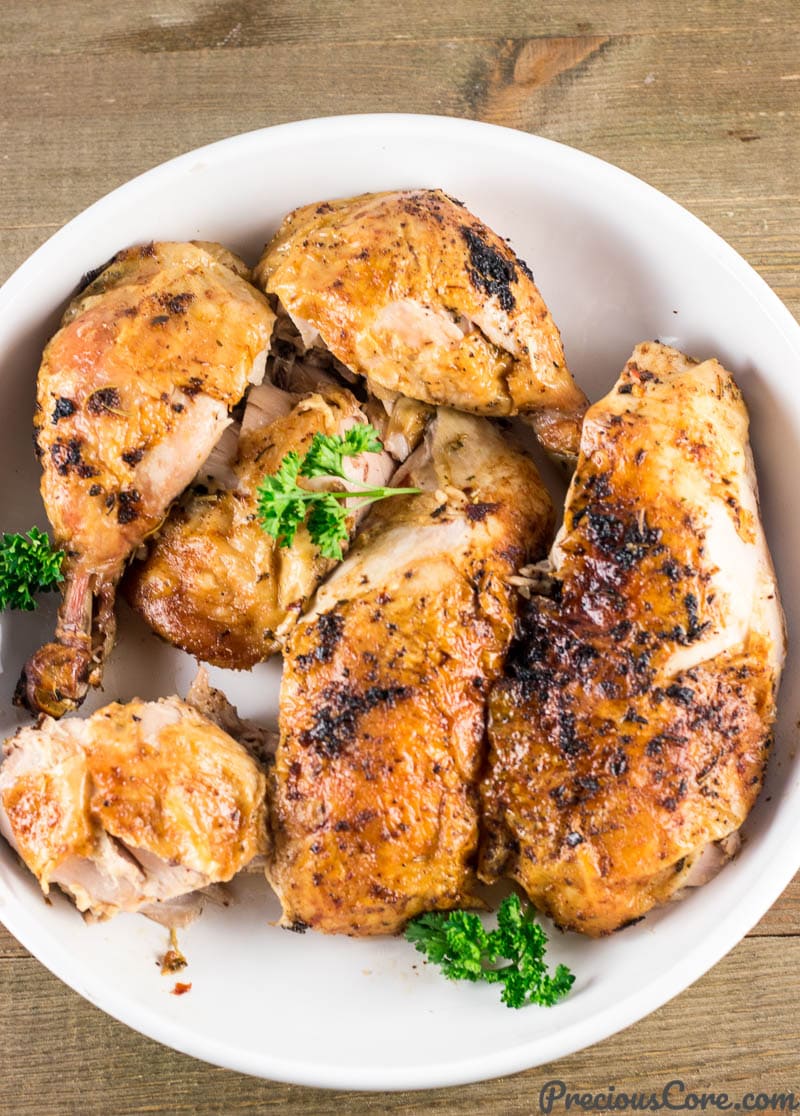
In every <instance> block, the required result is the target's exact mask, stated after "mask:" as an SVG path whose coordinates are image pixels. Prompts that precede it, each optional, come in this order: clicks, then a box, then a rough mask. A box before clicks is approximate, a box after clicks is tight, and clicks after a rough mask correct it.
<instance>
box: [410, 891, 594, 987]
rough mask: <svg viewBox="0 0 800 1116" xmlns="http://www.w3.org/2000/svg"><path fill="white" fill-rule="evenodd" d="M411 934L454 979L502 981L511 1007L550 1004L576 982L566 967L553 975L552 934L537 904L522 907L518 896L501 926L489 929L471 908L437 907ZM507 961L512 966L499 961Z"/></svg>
mask: <svg viewBox="0 0 800 1116" xmlns="http://www.w3.org/2000/svg"><path fill="white" fill-rule="evenodd" d="M406 938H407V939H408V941H410V942H413V943H414V945H415V946H416V948H417V949H418V950H419V952H420V953H424V954H425V955H426V957H427V958H428V960H429V961H432V962H434V964H436V965H439V966H440V967H441V969H442V972H443V973H444V975H445V976H446V977H447V978H448V979H449V980H472V981H479V980H481V981H488V982H489V983H490V984H495V983H499V984H502V985H503V991H502V993H501V995H500V999H501V1000H502V1001H503V1003H504V1004H506V1005H507V1006H508V1007H512V1008H520V1007H524V1006H525V1004H543V1005H546V1006H547V1007H551V1006H552V1005H553V1004H555V1003H557V1002H558V1001H559V1000H560V999H562V998H563V997H564V996H566V994H567V993H568V992H569V990H570V988H571V987H572V985H573V984H574V982H575V977H574V976H573V974H572V973H571V972H570V970H569V969H568V968H567V966H566V965H557V966H556V970H555V972H554V973H553V974H552V975H551V974H550V973H549V972H548V970H547V964H546V962H545V959H544V957H545V952H546V949H547V935H546V934H545V932H544V930H543V929H542V927H541V926H540V925H539V923H538V922H536V920H535V918H534V915H533V910H532V908H530V907H528V908H526V909H525V910H523V908H522V904H521V903H520V901H519V896H518V895H509V896H507V897H506V898H505V899H504V900H503V902H502V903H501V904H500V907H499V909H498V911H497V929H496V930H490V931H487V930H486V928H485V927H484V925H483V923H482V922H481V920H480V918H479V917H478V916H477V915H476V914H471V913H470V912H468V911H449V912H447V911H433V912H431V913H430V914H423V915H419V916H418V917H417V918H415V919H412V921H411V922H410V923H409V924H408V926H407V927H406ZM502 960H505V961H508V962H509V964H508V965H498V962H499V961H502Z"/></svg>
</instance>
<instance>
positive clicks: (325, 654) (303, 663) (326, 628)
mask: <svg viewBox="0 0 800 1116" xmlns="http://www.w3.org/2000/svg"><path fill="white" fill-rule="evenodd" d="M315 626H316V629H317V645H316V647H315V648H314V650H313V651H309V652H308V654H307V655H298V656H297V665H298V667H299V668H300V669H301V670H305V669H306V667H309V666H311V664H312V663H329V662H330V661H331V659H332V658H333V653H334V651H335V650H336V647H337V645H338V643H339V640H340V639H341V638H342V632H343V631H344V617H343V616H341V615H340V614H339V613H338V612H323V613H322V615H321V616H320V617H319V619H318V620H317V623H316V625H315Z"/></svg>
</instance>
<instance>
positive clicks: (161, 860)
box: [0, 697, 267, 923]
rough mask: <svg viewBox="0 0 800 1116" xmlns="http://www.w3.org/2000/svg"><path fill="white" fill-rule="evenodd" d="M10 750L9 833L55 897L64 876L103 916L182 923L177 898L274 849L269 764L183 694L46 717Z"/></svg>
mask: <svg viewBox="0 0 800 1116" xmlns="http://www.w3.org/2000/svg"><path fill="white" fill-rule="evenodd" d="M4 751H5V761H4V763H3V765H2V767H0V832H2V833H3V836H4V837H5V838H6V839H7V840H8V841H9V842H10V844H11V846H12V847H13V848H14V849H16V851H17V852H18V853H19V855H20V857H21V858H22V860H23V861H24V863H25V864H26V865H27V866H28V868H29V869H30V870H31V872H33V874H34V875H35V876H36V878H37V879H38V881H39V883H40V884H41V887H42V891H44V893H45V895H46V894H47V893H48V891H49V889H50V887H51V885H52V884H57V885H58V886H59V887H60V888H61V889H62V890H63V891H65V892H67V894H69V895H70V896H71V897H72V898H73V899H74V901H75V904H76V906H77V907H78V910H80V911H83V912H85V913H86V914H87V915H89V916H91V917H93V918H99V919H105V918H110V917H111V916H112V915H114V914H117V913H119V912H120V911H141V912H142V913H145V914H150V915H151V916H153V917H156V918H158V920H159V921H164V922H167V923H169V922H170V918H171V917H172V918H174V919H175V921H176V922H178V923H180V922H182V921H184V920H185V916H186V913H187V907H186V904H185V902H176V901H177V900H179V899H181V898H182V897H185V896H187V895H188V894H189V893H192V892H196V891H198V890H199V889H202V888H207V887H208V886H209V885H211V884H215V883H219V882H224V881H227V880H230V879H231V878H232V877H233V876H234V875H235V874H236V873H237V872H239V871H240V870H241V869H242V868H244V867H245V866H246V865H247V864H248V863H249V862H250V861H251V860H253V858H254V857H256V856H258V855H260V854H263V853H265V852H266V849H267V830H266V822H265V809H266V807H265V790H266V782H265V778H264V775H263V774H262V772H261V770H260V768H259V766H258V764H257V763H256V762H255V761H254V760H253V759H252V758H251V757H250V755H249V753H248V752H247V751H246V750H245V748H244V747H242V745H241V744H239V743H237V742H236V741H235V740H234V739H233V738H232V737H231V736H229V735H228V734H227V733H225V732H223V731H222V730H221V729H220V728H218V727H217V726H216V725H215V724H214V723H212V721H210V720H208V719H207V718H206V717H203V716H201V715H200V714H199V713H198V712H197V711H196V710H195V709H194V708H193V707H192V706H190V705H188V704H186V703H185V702H183V701H180V700H179V699H178V698H175V697H172V698H165V699H162V700H161V701H157V702H143V701H139V700H138V699H137V700H134V701H131V702H128V703H127V704H126V705H119V704H116V703H115V704H112V705H107V706H105V707H104V708H103V709H100V710H98V711H97V712H96V713H94V714H92V716H91V717H89V718H88V719H87V720H78V719H67V720H65V721H54V720H52V719H50V718H44V719H43V720H42V722H41V724H40V725H39V726H37V727H35V728H23V729H20V730H19V731H18V732H17V734H16V736H13V737H11V739H9V740H7V741H6V743H5V748H4Z"/></svg>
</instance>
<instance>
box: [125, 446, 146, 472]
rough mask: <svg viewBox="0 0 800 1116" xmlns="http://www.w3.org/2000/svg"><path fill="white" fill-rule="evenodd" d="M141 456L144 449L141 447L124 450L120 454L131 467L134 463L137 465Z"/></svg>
mask: <svg viewBox="0 0 800 1116" xmlns="http://www.w3.org/2000/svg"><path fill="white" fill-rule="evenodd" d="M143 457H144V449H142V448H141V447H140V448H139V449H132V450H125V452H124V453H123V454H122V460H123V461H124V462H125V464H126V465H130V466H131V468H133V466H134V465H138V464H139V462H140V461H141V460H142V458H143Z"/></svg>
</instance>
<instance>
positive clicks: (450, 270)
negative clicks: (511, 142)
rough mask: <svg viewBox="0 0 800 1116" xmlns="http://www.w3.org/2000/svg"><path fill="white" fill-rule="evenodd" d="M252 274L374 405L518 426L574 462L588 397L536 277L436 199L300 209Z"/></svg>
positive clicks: (460, 212) (400, 194) (366, 198)
mask: <svg viewBox="0 0 800 1116" xmlns="http://www.w3.org/2000/svg"><path fill="white" fill-rule="evenodd" d="M254 274H255V277H256V280H257V281H258V282H259V283H260V284H261V285H262V286H263V288H264V290H266V291H268V292H269V293H271V294H274V295H276V296H277V297H278V299H279V300H280V302H281V304H282V306H283V308H284V309H285V310H286V311H287V312H288V313H289V314H290V315H291V317H292V318H293V320H294V322H295V324H296V325H297V326H298V328H299V329H300V330H301V333H302V334H303V336H304V339H305V340H306V343H307V344H309V345H311V344H312V343H314V342H315V340H316V339H317V338H318V337H319V338H320V339H321V340H322V342H323V343H324V345H325V346H326V347H327V348H328V349H329V350H330V351H331V352H332V353H333V354H334V356H335V357H336V358H337V359H338V360H340V361H342V362H343V363H344V364H345V365H346V366H347V367H348V368H349V369H351V370H352V371H353V372H357V373H359V374H360V375H362V376H365V377H366V378H367V382H368V384H369V387H370V390H371V391H373V392H374V393H375V394H378V395H381V394H383V395H387V394H388V395H389V396H390V397H391V396H393V395H394V394H396V393H400V394H401V395H404V396H408V397H410V398H412V399H418V400H422V401H423V402H426V403H432V404H444V405H446V406H449V407H457V408H459V409H460V410H464V411H471V412H474V413H477V414H484V415H494V416H497V415H512V414H522V415H524V416H526V417H528V418H529V420H530V421H531V423H532V425H533V427H534V429H535V430H536V432H537V434H538V436H539V438H540V440H541V442H542V444H543V445H544V446H545V448H546V449H547V450H549V451H550V452H551V453H553V454H554V455H556V456H559V457H563V458H567V459H569V458H572V459H574V457H575V456H576V455H577V452H578V442H579V437H580V422H581V418H582V415H583V412H584V410H585V407H586V399H585V396H584V395H583V393H582V392H581V390H580V389H579V388H578V387H577V386H576V384H575V382H574V381H573V379H572V376H571V375H570V373H569V370H568V369H567V365H566V362H565V360H564V352H563V349H562V345H561V338H560V336H559V333H558V330H557V329H556V326H555V324H554V322H553V320H552V318H551V316H550V313H549V311H548V309H547V307H546V306H545V304H544V301H543V300H542V297H541V295H540V294H539V291H538V290H537V288H536V286H535V284H534V282H533V277H532V276H531V273H530V271H529V269H528V267H527V266H526V264H524V263H523V262H522V260H519V259H517V257H516V256H515V255H514V253H513V252H512V251H511V249H510V248H509V246H508V244H507V243H506V242H505V241H503V240H501V239H500V237H498V236H497V235H496V234H495V233H493V232H492V231H491V230H490V229H488V228H487V227H486V226H485V225H484V224H482V222H480V221H479V220H478V219H477V218H476V217H474V216H473V215H472V214H471V213H469V212H468V211H467V210H466V209H465V208H464V207H463V206H462V205H461V204H460V203H458V202H456V201H454V200H453V199H451V198H449V197H448V196H447V195H446V194H443V193H442V192H441V191H440V190H402V191H395V192H390V193H383V194H365V195H363V196H361V197H357V198H348V199H342V200H338V201H333V202H323V203H321V204H318V205H307V206H303V207H302V208H301V209H297V210H295V211H294V212H293V213H291V214H290V215H289V216H288V217H287V218H286V220H285V221H284V222H283V225H282V226H281V228H280V229H279V231H278V233H277V235H276V236H275V238H274V239H273V241H272V242H271V243H270V244H269V245H268V246H267V248H266V250H265V252H264V254H263V256H262V258H261V260H260V262H259V264H258V267H257V268H256V270H255V273H254Z"/></svg>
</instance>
